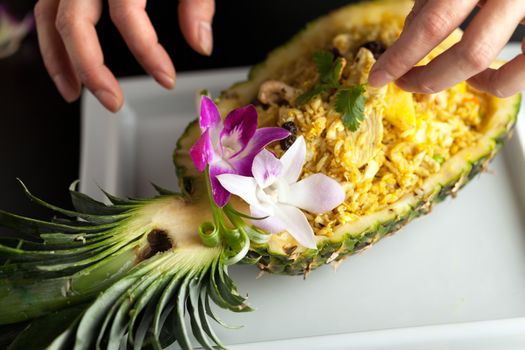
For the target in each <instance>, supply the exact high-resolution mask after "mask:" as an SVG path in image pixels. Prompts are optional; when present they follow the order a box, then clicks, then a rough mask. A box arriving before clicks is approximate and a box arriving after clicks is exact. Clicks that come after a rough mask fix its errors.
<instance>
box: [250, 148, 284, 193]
mask: <svg viewBox="0 0 525 350" xmlns="http://www.w3.org/2000/svg"><path fill="white" fill-rule="evenodd" d="M282 168H283V165H282V164H281V162H280V161H279V159H277V157H275V156H274V155H273V153H272V152H270V151H267V150H265V149H263V150H262V151H261V152H259V154H257V155H256V156H255V158H254V159H253V164H252V174H253V177H254V178H255V181H257V185H259V187H261V188H262V189H265V188H266V187H268V186H270V185H272V184H273V183H274V182H275V180H276V179H277V177H278V176H279V174H280V173H281V170H282Z"/></svg>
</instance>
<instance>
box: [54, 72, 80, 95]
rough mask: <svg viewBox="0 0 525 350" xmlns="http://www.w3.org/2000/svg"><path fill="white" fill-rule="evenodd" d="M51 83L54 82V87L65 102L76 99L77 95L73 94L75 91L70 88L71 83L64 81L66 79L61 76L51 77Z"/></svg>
mask: <svg viewBox="0 0 525 350" xmlns="http://www.w3.org/2000/svg"><path fill="white" fill-rule="evenodd" d="M53 81H54V82H55V86H56V87H57V89H58V92H60V95H62V97H63V98H64V100H66V101H67V102H73V101H75V100H76V99H77V97H78V96H77V94H76V92H75V89H74V88H73V87H72V86H71V83H70V82H69V81H68V80H67V79H66V77H65V76H64V75H62V74H57V75H55V76H53Z"/></svg>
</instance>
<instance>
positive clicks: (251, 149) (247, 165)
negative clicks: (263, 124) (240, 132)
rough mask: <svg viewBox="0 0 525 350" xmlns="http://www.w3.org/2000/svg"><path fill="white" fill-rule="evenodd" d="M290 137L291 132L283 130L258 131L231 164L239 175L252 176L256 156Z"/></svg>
mask: <svg viewBox="0 0 525 350" xmlns="http://www.w3.org/2000/svg"><path fill="white" fill-rule="evenodd" d="M288 136H290V132H289V131H288V130H285V129H283V128H261V129H257V130H256V131H255V134H254V135H253V137H252V139H251V140H250V142H248V144H247V145H246V147H245V148H244V150H243V151H242V152H240V153H238V154H237V155H235V157H233V158H232V159H230V163H231V164H233V166H234V167H235V168H236V169H237V172H238V174H240V175H245V176H250V175H252V163H253V159H254V158H255V156H256V155H257V154H258V153H259V152H260V151H261V150H262V149H263V148H264V147H266V146H267V145H269V144H270V143H272V142H274V141H278V140H282V139H285V138H287V137H288Z"/></svg>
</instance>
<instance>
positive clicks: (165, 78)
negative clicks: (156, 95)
mask: <svg viewBox="0 0 525 350" xmlns="http://www.w3.org/2000/svg"><path fill="white" fill-rule="evenodd" d="M155 80H156V81H157V82H158V83H159V84H160V85H162V86H164V87H165V88H166V89H173V88H174V87H175V78H174V77H172V76H171V75H170V74H168V73H164V72H157V73H155Z"/></svg>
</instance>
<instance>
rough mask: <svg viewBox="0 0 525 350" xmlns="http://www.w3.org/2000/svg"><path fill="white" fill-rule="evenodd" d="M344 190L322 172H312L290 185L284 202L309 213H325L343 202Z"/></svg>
mask: <svg viewBox="0 0 525 350" xmlns="http://www.w3.org/2000/svg"><path fill="white" fill-rule="evenodd" d="M344 200H345V191H344V189H343V187H341V185H340V184H339V183H338V182H337V181H336V180H334V179H332V178H331V177H329V176H326V175H324V174H314V175H311V176H309V177H307V178H306V179H303V180H301V181H299V182H297V183H294V184H292V185H290V195H289V196H288V198H286V200H285V203H286V204H290V205H293V206H294V207H298V208H301V209H304V210H307V211H309V212H311V213H315V214H322V213H326V212H327V211H330V210H332V209H334V208H335V207H337V206H338V205H339V204H341V203H343V201H344Z"/></svg>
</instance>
